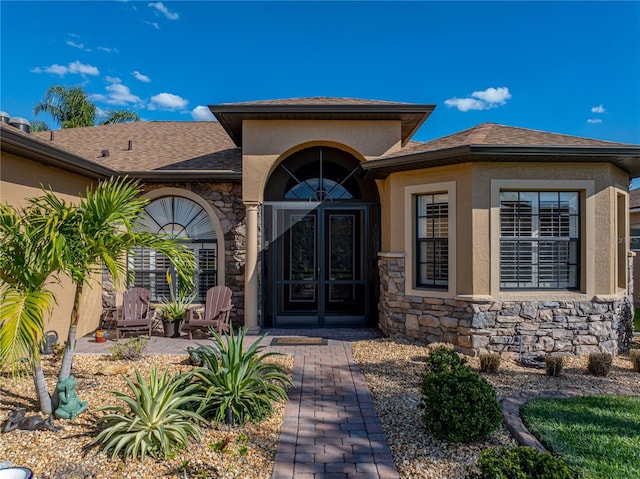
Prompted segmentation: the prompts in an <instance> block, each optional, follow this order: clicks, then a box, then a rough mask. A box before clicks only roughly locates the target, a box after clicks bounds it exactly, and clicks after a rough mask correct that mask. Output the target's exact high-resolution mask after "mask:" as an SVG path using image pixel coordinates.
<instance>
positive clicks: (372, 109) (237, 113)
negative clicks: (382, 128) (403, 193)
mask: <svg viewBox="0 0 640 479" xmlns="http://www.w3.org/2000/svg"><path fill="white" fill-rule="evenodd" d="M435 107H436V106H435V105H431V104H424V105H423V104H411V103H407V104H397V103H390V104H377V103H376V104H344V105H342V104H318V105H314V104H299V105H277V104H276V105H273V104H265V105H243V104H235V105H234V104H223V105H209V110H210V111H211V113H212V114H213V115H214V116H215V117H216V119H217V120H218V122H219V123H220V125H221V126H222V127H223V128H224V129H225V131H226V132H227V134H228V135H229V137H230V138H231V139H232V140H233V142H234V143H235V144H236V146H242V121H243V120H251V119H271V120H277V119H287V118H286V115H295V114H300V115H302V114H304V115H310V116H311V117H312V119H317V120H322V119H336V117H341V116H342V117H344V119H357V116H358V115H375V116H377V117H378V118H375V119H377V120H400V121H401V122H402V123H403V125H404V124H405V123H406V122H407V120H408V119H407V118H406V117H405V118H401V117H402V116H403V115H405V116H406V115H413V116H418V117H419V119H417V121H415V125H414V126H413V127H412V128H410V129H408V130H404V129H403V132H402V144H403V145H405V144H406V143H407V142H408V141H409V140H410V139H411V137H412V136H413V134H414V133H415V132H416V131H417V130H418V128H420V126H422V124H423V123H424V122H425V121H426V119H427V118H428V117H429V116H430V115H431V113H432V112H433V110H434V109H435ZM238 117H240V119H238ZM368 119H370V118H368Z"/></svg>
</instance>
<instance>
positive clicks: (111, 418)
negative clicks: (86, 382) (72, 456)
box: [91, 367, 205, 460]
mask: <svg viewBox="0 0 640 479" xmlns="http://www.w3.org/2000/svg"><path fill="white" fill-rule="evenodd" d="M135 373H136V381H135V382H133V381H132V380H131V379H129V378H128V377H125V378H124V379H125V381H126V382H127V385H128V386H129V389H131V392H132V393H133V396H128V395H127V394H125V393H124V392H121V391H112V393H113V394H114V395H115V397H116V398H117V399H120V400H121V401H123V402H124V403H125V404H126V406H128V408H127V407H124V406H105V407H102V408H100V409H98V411H108V412H109V414H106V415H105V416H102V417H101V418H99V419H98V420H97V421H96V426H99V427H102V430H101V431H100V433H99V434H98V435H97V436H96V438H95V439H94V440H93V441H92V442H91V444H92V445H94V444H97V445H99V446H101V447H102V449H103V450H104V451H105V452H109V451H111V457H116V456H117V455H118V454H120V453H121V452H122V455H123V456H124V458H127V457H132V458H138V457H140V458H141V459H143V460H144V459H145V457H146V456H147V454H148V455H150V456H152V457H154V458H167V457H168V456H169V455H170V454H171V453H172V452H173V451H175V450H176V449H179V448H182V447H184V446H186V445H187V443H188V442H189V439H190V438H196V439H199V438H200V437H201V435H202V433H201V431H200V427H199V426H198V423H199V422H205V420H204V419H203V418H202V416H201V415H200V414H198V413H197V412H194V411H190V410H188V409H184V408H183V406H184V405H185V404H187V403H190V402H193V401H196V400H197V398H196V397H195V396H193V392H194V389H195V388H196V385H187V382H188V379H189V377H188V376H185V375H178V376H175V377H174V378H169V377H168V369H165V371H164V373H163V374H162V375H161V376H159V375H158V373H157V371H156V368H155V367H153V368H152V369H151V373H150V376H149V381H148V382H147V381H146V380H145V379H144V378H143V377H142V375H141V374H140V371H138V370H137V369H136V370H135Z"/></svg>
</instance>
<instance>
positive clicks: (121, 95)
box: [106, 83, 141, 105]
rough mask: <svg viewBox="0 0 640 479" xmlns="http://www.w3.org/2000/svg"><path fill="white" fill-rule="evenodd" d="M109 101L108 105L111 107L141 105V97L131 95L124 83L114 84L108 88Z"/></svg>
mask: <svg viewBox="0 0 640 479" xmlns="http://www.w3.org/2000/svg"><path fill="white" fill-rule="evenodd" d="M106 89H107V91H108V92H109V93H108V94H107V96H108V100H107V103H109V104H111V105H126V104H129V103H131V104H135V103H140V101H141V100H140V97H139V96H136V95H134V94H133V93H131V90H129V87H128V86H126V85H123V84H122V83H113V84H111V85H109V86H107V88H106Z"/></svg>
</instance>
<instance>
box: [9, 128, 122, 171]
mask: <svg viewBox="0 0 640 479" xmlns="http://www.w3.org/2000/svg"><path fill="white" fill-rule="evenodd" d="M0 139H1V141H0V144H1V150H2V151H6V152H8V153H12V154H15V155H19V156H23V157H25V158H27V159H29V160H32V161H37V162H39V163H42V164H43V165H48V166H53V167H56V168H60V169H62V170H65V171H69V172H71V173H76V174H79V175H82V176H86V177H88V178H92V179H103V178H108V177H111V176H115V175H117V174H118V173H117V171H115V170H113V169H111V168H108V167H106V166H103V165H99V164H97V163H93V162H90V161H88V160H87V159H86V158H83V157H81V156H78V155H74V154H73V153H70V152H68V151H65V150H61V149H60V148H57V147H55V146H51V145H47V144H46V143H42V142H41V141H39V140H37V139H36V138H34V137H30V136H28V134H24V133H22V132H20V131H19V130H16V131H15V132H14V131H12V130H11V129H10V128H3V129H2V134H1V135H0Z"/></svg>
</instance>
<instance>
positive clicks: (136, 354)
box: [109, 338, 148, 361]
mask: <svg viewBox="0 0 640 479" xmlns="http://www.w3.org/2000/svg"><path fill="white" fill-rule="evenodd" d="M147 345H148V340H146V339H144V338H132V339H129V340H127V341H125V342H124V343H118V344H115V345H113V346H111V347H110V348H109V351H110V352H111V359H114V360H121V359H126V360H127V361H138V360H139V359H140V358H142V355H143V354H144V352H145V351H146V349H147Z"/></svg>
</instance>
